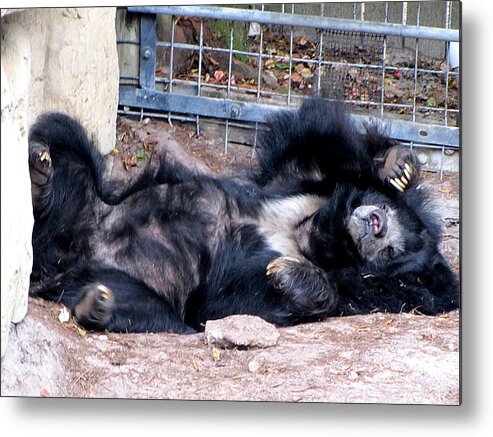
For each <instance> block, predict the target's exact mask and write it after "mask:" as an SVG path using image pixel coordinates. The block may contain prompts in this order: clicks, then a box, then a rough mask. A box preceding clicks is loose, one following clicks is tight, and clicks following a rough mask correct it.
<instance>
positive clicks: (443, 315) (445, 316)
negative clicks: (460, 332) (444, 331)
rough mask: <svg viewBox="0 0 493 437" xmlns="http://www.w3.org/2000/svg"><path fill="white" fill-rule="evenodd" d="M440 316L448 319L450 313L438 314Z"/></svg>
mask: <svg viewBox="0 0 493 437" xmlns="http://www.w3.org/2000/svg"><path fill="white" fill-rule="evenodd" d="M438 318H440V319H448V314H440V315H439V316H438Z"/></svg>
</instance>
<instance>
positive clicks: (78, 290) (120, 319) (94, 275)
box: [30, 268, 196, 333]
mask: <svg viewBox="0 0 493 437" xmlns="http://www.w3.org/2000/svg"><path fill="white" fill-rule="evenodd" d="M30 294H31V295H32V296H36V297H41V298H44V299H47V300H51V301H54V302H58V303H61V304H63V305H65V306H66V307H67V308H68V309H69V310H70V311H71V313H72V315H73V316H74V318H75V320H76V321H77V323H78V324H80V325H81V326H82V327H83V328H85V329H88V330H94V331H111V332H177V333H194V332H196V331H195V330H193V329H192V328H190V327H189V326H187V325H186V324H185V323H184V321H183V318H182V317H181V316H180V314H179V313H178V312H177V311H176V310H175V309H174V308H173V306H172V305H171V304H170V303H169V302H168V301H167V300H166V299H164V298H163V297H161V296H159V295H158V294H157V293H155V292H154V291H153V290H151V289H150V288H149V287H147V286H146V285H145V284H144V283H143V282H142V281H139V280H137V279H135V278H132V277H131V276H129V275H127V274H126V273H124V272H121V271H118V270H114V269H85V268H80V269H76V270H74V271H71V272H67V273H65V274H60V275H57V276H56V277H55V278H53V279H49V280H48V281H46V282H45V283H43V284H42V285H41V286H39V287H32V288H31V290H30Z"/></svg>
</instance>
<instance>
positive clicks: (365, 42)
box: [119, 2, 459, 170]
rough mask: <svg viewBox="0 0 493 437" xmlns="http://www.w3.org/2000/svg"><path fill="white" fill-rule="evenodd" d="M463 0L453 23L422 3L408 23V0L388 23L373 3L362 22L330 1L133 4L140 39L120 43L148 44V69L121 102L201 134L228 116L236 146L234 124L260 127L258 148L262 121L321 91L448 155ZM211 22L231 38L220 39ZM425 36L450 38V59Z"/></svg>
mask: <svg viewBox="0 0 493 437" xmlns="http://www.w3.org/2000/svg"><path fill="white" fill-rule="evenodd" d="M453 3H454V2H446V5H447V6H446V17H445V20H444V21H445V25H444V28H430V27H423V26H420V7H419V3H418V7H417V12H416V17H415V22H416V25H412V26H411V25H408V24H406V23H407V21H408V20H409V16H408V11H407V3H405V2H404V4H403V8H402V24H398V23H390V22H388V3H382V4H381V5H382V7H383V8H384V20H383V22H372V21H365V11H366V9H365V4H364V3H361V4H357V3H355V4H354V17H353V18H356V19H353V20H350V19H336V18H328V17H326V16H325V10H324V9H325V7H326V4H323V3H321V4H319V5H318V7H319V8H320V14H319V16H312V15H302V14H299V13H297V11H296V8H297V5H295V4H291V5H288V6H286V5H282V6H281V11H280V12H272V11H267V10H266V8H265V6H264V5H256V7H258V10H257V9H236V8H219V7H203V6H166V7H132V8H128V11H129V12H131V13H136V14H140V16H141V27H140V41H119V43H120V44H140V69H139V77H124V78H122V79H127V80H130V81H132V80H134V81H136V83H138V84H139V87H136V86H134V85H122V86H121V87H120V104H121V105H122V106H124V107H128V108H140V113H141V116H142V115H143V114H144V110H147V111H153V115H154V116H166V117H168V119H169V120H171V119H172V118H178V119H180V120H188V121H194V122H195V123H196V126H197V133H199V132H200V121H201V117H208V118H209V117H213V118H216V119H220V120H223V122H224V124H225V151H227V148H228V141H229V140H230V138H229V128H230V127H231V126H235V127H237V126H241V127H245V128H248V129H253V130H254V133H255V134H254V136H253V138H254V139H253V145H254V146H255V143H256V132H257V129H258V128H259V123H262V122H263V121H264V120H265V117H266V116H267V115H268V114H270V113H271V112H272V111H273V110H276V109H285V108H286V107H296V106H297V105H298V104H299V103H300V102H301V101H302V100H303V99H305V98H307V97H309V96H312V95H320V96H322V97H326V98H333V99H342V100H345V101H347V102H348V103H350V104H352V105H354V106H355V109H356V110H358V109H360V110H361V114H360V115H358V111H356V113H357V115H355V121H356V122H357V123H358V124H359V123H360V122H361V121H367V119H368V117H369V116H370V117H372V118H378V120H379V122H380V123H381V124H382V125H384V126H385V128H386V129H387V132H388V133H389V135H391V136H393V137H394V138H396V139H398V140H401V141H403V142H408V143H409V144H410V145H411V146H418V147H420V146H426V147H435V148H439V149H441V151H442V159H443V156H444V154H445V151H446V149H458V147H459V129H458V127H456V125H457V124H458V113H459V106H458V81H459V73H458V71H456V70H452V69H451V68H450V67H451V65H450V53H451V43H456V42H458V41H459V31H457V30H452V29H450V27H451V8H452V4H453ZM158 14H165V15H168V16H170V17H171V19H170V20H169V30H168V32H167V36H166V37H164V38H162V39H158V38H157V37H156V18H157V15H158ZM217 23H221V27H218V25H217ZM238 23H245V24H246V25H249V26H250V29H249V30H250V31H251V30H252V29H253V30H254V32H251V33H252V35H251V36H249V37H248V44H247V46H242V47H238V45H237V44H236V38H235V32H238V30H239V29H240V30H241V27H238ZM211 27H212V28H215V29H218V28H220V29H221V31H222V33H223V37H222V38H215V37H214V36H213V35H212V36H211V33H210V29H211ZM185 29H188V30H187V32H188V37H186V38H184V32H185ZM306 35H308V36H306ZM390 38H394V39H395V38H406V40H404V39H403V40H402V41H406V42H407V44H412V45H413V47H412V49H411V51H410V50H409V49H407V51H406V52H407V53H411V55H410V56H408V57H407V58H406V57H401V58H398V57H397V59H396V57H394V58H392V57H391V56H389V54H390V52H391V51H392V50H394V51H395V52H396V53H398V50H395V49H394V48H391V47H390V44H389V40H390ZM243 39H244V38H243ZM422 40H433V41H443V44H444V46H445V62H443V63H441V64H440V63H439V62H432V61H430V60H428V59H426V58H424V57H422V56H420V50H421V48H420V44H421V41H422ZM156 53H158V55H159V56H158V57H157V58H156ZM160 66H161V68H160ZM247 67H248V68H247ZM126 112H132V111H131V110H130V111H126ZM441 170H443V166H441Z"/></svg>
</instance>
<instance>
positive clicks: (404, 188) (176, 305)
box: [29, 99, 459, 333]
mask: <svg viewBox="0 0 493 437" xmlns="http://www.w3.org/2000/svg"><path fill="white" fill-rule="evenodd" d="M351 120H352V119H351V117H350V116H349V115H348V114H346V112H345V109H344V107H343V106H342V105H341V104H337V103H334V102H332V103H330V102H327V101H325V100H322V99H310V100H308V101H306V102H305V103H304V104H303V105H302V106H301V108H300V109H299V110H298V111H282V112H279V113H275V114H274V115H273V116H272V117H271V118H270V120H268V122H267V123H266V129H265V131H264V133H263V135H262V140H261V144H260V146H259V148H258V153H259V166H258V168H256V169H254V170H253V172H252V174H250V175H249V176H248V177H244V178H239V177H236V178H232V177H220V178H218V177H212V176H210V175H207V174H201V173H199V172H197V171H192V170H189V169H188V168H187V167H186V165H183V164H180V163H179V162H170V161H168V160H166V159H163V160H162V161H161V162H160V165H159V166H158V168H157V169H154V170H151V169H149V171H146V172H144V174H143V175H142V176H141V177H139V178H138V179H137V180H135V181H133V182H132V183H129V184H128V185H127V186H125V187H119V186H117V185H116V184H115V183H114V182H112V181H107V180H106V179H105V178H104V176H103V174H104V161H103V157H102V156H101V154H100V153H99V152H98V150H97V149H96V148H95V147H94V144H93V142H92V141H91V140H89V138H88V136H87V135H86V133H85V131H84V130H83V128H82V127H81V126H80V125H79V123H77V122H76V121H75V120H73V119H71V118H70V117H68V116H66V115H63V114H59V113H49V114H45V115H43V116H41V117H40V118H39V119H38V121H37V122H36V123H35V124H34V126H32V128H31V130H30V134H29V147H30V151H29V165H30V172H31V182H32V194H33V209H34V214H35V225H34V231H33V248H34V267H33V273H32V276H31V281H32V285H31V294H32V295H35V296H40V297H43V298H45V299H49V300H53V301H57V302H61V303H62V304H64V305H65V306H67V307H68V308H69V309H70V310H71V312H72V314H73V316H74V318H75V319H76V320H77V321H78V323H79V324H80V325H81V326H83V327H85V328H87V329H91V330H108V331H116V332H156V331H169V332H178V333H191V332H197V331H199V330H201V329H203V325H204V323H205V322H206V321H207V320H209V319H218V318H222V317H225V316H228V315H232V314H251V315H258V316H260V317H262V318H264V319H265V320H267V321H269V322H272V323H275V324H277V325H279V326H287V325H294V324H298V323H303V322H310V321H318V320H322V319H324V318H326V317H329V316H340V315H351V314H364V313H370V312H375V311H381V312H401V311H411V310H414V309H415V310H417V311H419V312H421V313H424V314H439V313H442V312H447V311H450V310H453V309H456V308H458V304H459V302H458V299H459V287H458V283H457V280H456V278H455V276H454V274H453V272H452V271H451V270H450V268H449V266H448V265H447V262H446V261H445V259H444V258H443V257H442V255H441V254H440V253H439V251H438V242H439V238H440V233H441V227H440V223H439V221H437V218H436V217H435V216H434V215H433V213H432V211H431V210H430V208H429V206H428V201H427V197H426V193H425V191H424V190H423V189H422V188H421V187H420V185H419V163H418V161H417V159H416V157H415V155H414V154H413V153H412V151H411V150H410V149H409V148H405V147H401V146H399V145H397V144H394V143H393V142H392V141H390V140H389V139H387V138H385V137H384V136H382V135H381V134H380V133H379V132H378V131H377V129H375V128H372V127H368V128H367V129H366V131H365V132H360V131H358V130H357V129H356V128H355V127H354V124H353V123H352V121H351Z"/></svg>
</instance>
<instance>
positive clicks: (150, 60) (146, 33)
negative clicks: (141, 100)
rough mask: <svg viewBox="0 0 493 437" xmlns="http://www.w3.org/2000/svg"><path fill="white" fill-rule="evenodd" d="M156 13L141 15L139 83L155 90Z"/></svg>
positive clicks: (143, 86)
mask: <svg viewBox="0 0 493 437" xmlns="http://www.w3.org/2000/svg"><path fill="white" fill-rule="evenodd" d="M155 71H156V15H155V14H149V15H141V17H140V68H139V85H140V87H141V88H147V89H151V90H153V89H154V88H155V80H156V77H155V75H156V73H155Z"/></svg>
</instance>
